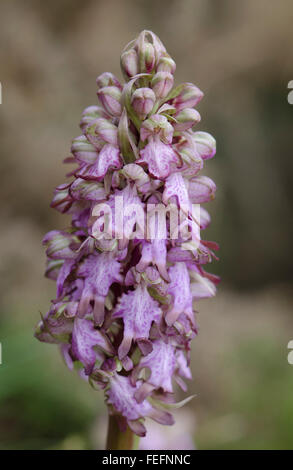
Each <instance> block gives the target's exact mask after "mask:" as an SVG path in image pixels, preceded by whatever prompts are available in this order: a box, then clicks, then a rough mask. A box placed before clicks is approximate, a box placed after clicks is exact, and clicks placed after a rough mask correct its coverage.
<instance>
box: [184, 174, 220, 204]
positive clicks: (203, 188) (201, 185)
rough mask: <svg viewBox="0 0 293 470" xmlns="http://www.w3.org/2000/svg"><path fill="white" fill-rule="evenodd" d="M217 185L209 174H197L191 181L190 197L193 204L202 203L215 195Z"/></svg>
mask: <svg viewBox="0 0 293 470" xmlns="http://www.w3.org/2000/svg"><path fill="white" fill-rule="evenodd" d="M216 189H217V187H216V185H215V183H214V182H213V180H211V178H208V177H207V176H196V177H195V178H193V179H191V180H190V182H189V187H188V193H189V199H190V201H191V202H192V203H193V204H202V203H204V202H208V201H210V200H212V199H214V197H215V192H216Z"/></svg>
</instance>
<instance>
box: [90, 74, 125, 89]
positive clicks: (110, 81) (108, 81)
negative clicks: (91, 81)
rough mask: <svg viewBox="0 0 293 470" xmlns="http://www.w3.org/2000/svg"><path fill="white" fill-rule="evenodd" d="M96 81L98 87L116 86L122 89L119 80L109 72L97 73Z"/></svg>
mask: <svg viewBox="0 0 293 470" xmlns="http://www.w3.org/2000/svg"><path fill="white" fill-rule="evenodd" d="M96 83H97V85H98V88H103V87H105V86H116V87H117V88H119V89H120V90H122V86H121V83H120V82H119V80H118V78H116V77H115V75H113V73H110V72H104V73H102V74H101V75H99V76H98V77H97V79H96Z"/></svg>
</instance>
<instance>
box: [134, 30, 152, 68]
mask: <svg viewBox="0 0 293 470" xmlns="http://www.w3.org/2000/svg"><path fill="white" fill-rule="evenodd" d="M135 49H136V50H137V53H138V61H139V71H140V73H150V72H152V70H153V69H154V66H155V63H156V52H155V48H154V46H153V44H151V43H150V42H149V40H148V38H147V32H146V31H142V33H140V35H139V36H138V38H137V40H136V44H135Z"/></svg>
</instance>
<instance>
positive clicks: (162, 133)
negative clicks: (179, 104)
mask: <svg viewBox="0 0 293 470" xmlns="http://www.w3.org/2000/svg"><path fill="white" fill-rule="evenodd" d="M154 135H159V137H160V139H161V140H162V141H163V142H164V143H166V144H171V142H172V138H173V126H172V125H171V124H170V123H169V122H168V119H167V118H166V117H165V116H162V115H161V114H153V115H152V116H151V117H150V118H149V119H146V121H144V122H143V123H142V126H141V129H140V138H141V140H142V141H143V142H144V141H145V140H146V139H148V138H149V137H151V136H154Z"/></svg>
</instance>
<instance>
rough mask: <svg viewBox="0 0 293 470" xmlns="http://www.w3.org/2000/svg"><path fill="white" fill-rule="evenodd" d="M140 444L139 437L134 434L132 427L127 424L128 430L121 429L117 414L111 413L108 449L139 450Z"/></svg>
mask: <svg viewBox="0 0 293 470" xmlns="http://www.w3.org/2000/svg"><path fill="white" fill-rule="evenodd" d="M138 445H139V437H138V436H137V435H136V434H134V433H133V432H132V431H131V429H130V427H129V426H127V428H126V431H124V432H122V431H120V429H119V426H118V423H117V420H116V418H115V416H111V415H109V423H108V435H107V444H106V448H107V450H137V449H138Z"/></svg>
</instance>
